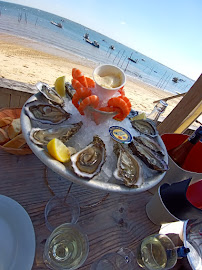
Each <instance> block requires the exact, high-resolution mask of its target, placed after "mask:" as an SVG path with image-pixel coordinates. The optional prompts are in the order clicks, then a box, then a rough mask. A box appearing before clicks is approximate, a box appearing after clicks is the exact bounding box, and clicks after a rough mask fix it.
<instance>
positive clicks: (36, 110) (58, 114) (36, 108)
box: [24, 100, 71, 124]
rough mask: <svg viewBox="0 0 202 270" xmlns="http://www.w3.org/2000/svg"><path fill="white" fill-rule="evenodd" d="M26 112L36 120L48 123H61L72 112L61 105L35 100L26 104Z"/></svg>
mask: <svg viewBox="0 0 202 270" xmlns="http://www.w3.org/2000/svg"><path fill="white" fill-rule="evenodd" d="M24 108H25V112H26V113H27V115H28V116H29V117H30V118H31V119H33V120H36V121H40V122H41V123H47V124H59V123H62V122H63V121H65V120H67V119H68V118H69V117H70V116H71V114H70V113H68V112H66V111H65V110H63V109H62V108H61V107H60V106H57V105H51V104H48V103H41V102H39V101H38V100H34V101H32V102H29V103H27V104H25V107H24Z"/></svg>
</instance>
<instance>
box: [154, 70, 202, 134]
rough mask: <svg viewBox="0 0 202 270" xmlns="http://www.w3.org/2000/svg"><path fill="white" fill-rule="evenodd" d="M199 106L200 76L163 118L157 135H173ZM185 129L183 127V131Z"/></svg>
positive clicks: (200, 92)
mask: <svg viewBox="0 0 202 270" xmlns="http://www.w3.org/2000/svg"><path fill="white" fill-rule="evenodd" d="M201 104H202V75H201V76H200V77H199V78H198V80H197V81H196V82H195V83H194V84H193V86H192V87H191V88H190V90H189V91H188V92H187V94H186V95H185V96H184V97H183V98H182V100H181V101H180V102H179V103H178V104H177V106H176V107H175V108H174V109H173V110H172V111H171V113H170V114H169V115H168V116H167V117H166V118H165V120H164V121H163V122H162V123H161V124H160V125H159V126H158V131H159V134H164V133H174V132H175V131H176V130H177V129H178V128H179V127H180V126H181V125H182V124H183V122H184V120H185V119H186V118H188V117H190V116H191V115H192V114H193V113H194V112H195V110H196V109H197V108H198V107H199V106H200V105H201ZM199 115H200V113H199ZM199 115H198V116H199ZM193 121H194V120H193ZM187 123H188V122H187ZM189 125H190V122H189V123H188V126H189ZM188 126H187V127H188ZM187 127H185V129H186V128H187ZM182 132H183V131H182Z"/></svg>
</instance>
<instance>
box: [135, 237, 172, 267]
mask: <svg viewBox="0 0 202 270" xmlns="http://www.w3.org/2000/svg"><path fill="white" fill-rule="evenodd" d="M176 262H177V250H176V248H175V245H174V243H173V242H172V240H171V239H170V238H169V237H168V236H167V235H165V234H154V235H150V236H148V237H146V238H145V239H143V241H142V242H141V243H140V245H139V247H138V249H137V263H138V264H139V266H140V267H142V268H145V269H149V270H154V269H155V270H161V269H164V270H166V269H171V268H173V267H174V265H175V264H176Z"/></svg>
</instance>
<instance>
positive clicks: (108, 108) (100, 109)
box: [98, 106, 121, 113]
mask: <svg viewBox="0 0 202 270" xmlns="http://www.w3.org/2000/svg"><path fill="white" fill-rule="evenodd" d="M98 110H99V111H102V112H117V113H121V109H119V108H118V107H108V106H106V107H101V108H99V109H98Z"/></svg>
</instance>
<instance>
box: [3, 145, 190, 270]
mask: <svg viewBox="0 0 202 270" xmlns="http://www.w3.org/2000/svg"><path fill="white" fill-rule="evenodd" d="M45 168H46V167H45V165H44V164H43V163H42V162H41V161H40V160H39V159H38V158H37V157H36V156H35V155H34V154H31V155H26V156H15V155H11V154H8V153H6V152H3V151H2V150H0V172H1V174H0V175H1V177H0V193H1V194H2V195H5V196H8V197H11V198H12V199H14V200H16V201H17V202H18V203H20V204H21V205H22V206H23V207H24V208H25V210H26V211H27V212H28V214H29V216H30V218H31V220H32V223H33V226H34V230H35V236H36V253H35V259H34V264H33V267H32V269H33V270H40V269H47V267H46V266H45V264H44V263H43V258H42V254H43V250H44V244H45V240H46V239H47V237H48V236H49V235H50V232H49V231H48V229H47V227H46V225H45V220H44V208H45V205H46V203H47V201H48V200H49V199H50V198H51V197H52V195H51V193H50V190H49V189H48V186H47V184H46V183H45V180H44V179H45V177H44V173H45ZM48 177H49V179H50V181H53V182H54V178H57V176H56V175H55V174H54V173H52V172H51V170H50V169H48ZM84 181H85V180H84ZM55 183H57V180H56V182H55ZM66 184H67V183H66ZM69 184H70V182H68V185H69ZM57 191H59V192H60V191H61V192H62V191H63V192H64V187H62V186H61V187H58V190H57ZM71 193H72V195H74V196H75V197H76V198H77V199H78V200H79V202H80V205H81V206H82V205H87V204H92V203H93V202H96V201H99V200H100V199H101V198H103V196H104V195H106V193H103V192H99V191H97V190H93V189H92V190H91V189H90V190H87V189H86V188H84V187H82V186H78V185H76V184H73V187H72V189H71ZM152 196H153V195H152V194H151V193H149V192H148V191H146V192H144V193H140V194H134V195H120V194H113V193H111V194H110V195H109V196H108V197H107V199H106V200H104V201H103V202H102V203H101V204H99V205H97V206H96V207H92V208H81V214H80V217H79V220H78V223H79V225H80V226H81V227H82V228H83V229H84V231H85V232H86V233H87V235H88V238H89V243H90V250H89V255H88V258H87V260H86V262H85V263H84V265H83V266H82V267H80V269H81V270H87V269H90V266H91V264H92V263H93V262H94V261H95V260H97V259H98V258H100V257H101V256H103V255H104V254H106V253H109V252H116V251H117V250H118V249H119V248H120V247H127V248H130V249H131V250H133V251H134V252H136V248H137V246H138V244H139V243H140V241H141V240H142V239H143V238H144V237H146V236H148V235H150V234H153V233H157V232H158V231H159V229H160V226H157V225H154V224H153V223H152V222H151V221H150V220H149V219H148V218H147V215H146V213H145V205H146V204H147V202H148V201H149V200H150V198H151V197H152ZM61 222H62V221H61ZM134 269H135V270H136V269H142V268H140V267H139V266H138V265H137V263H136V262H135V265H134ZM174 269H176V270H177V269H183V270H186V269H187V270H190V269H191V268H190V266H188V264H187V259H186V258H185V259H182V260H179V261H178V263H177V265H176V266H175V268H174ZM16 270H18V269H16ZM103 270H104V269H103Z"/></svg>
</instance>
